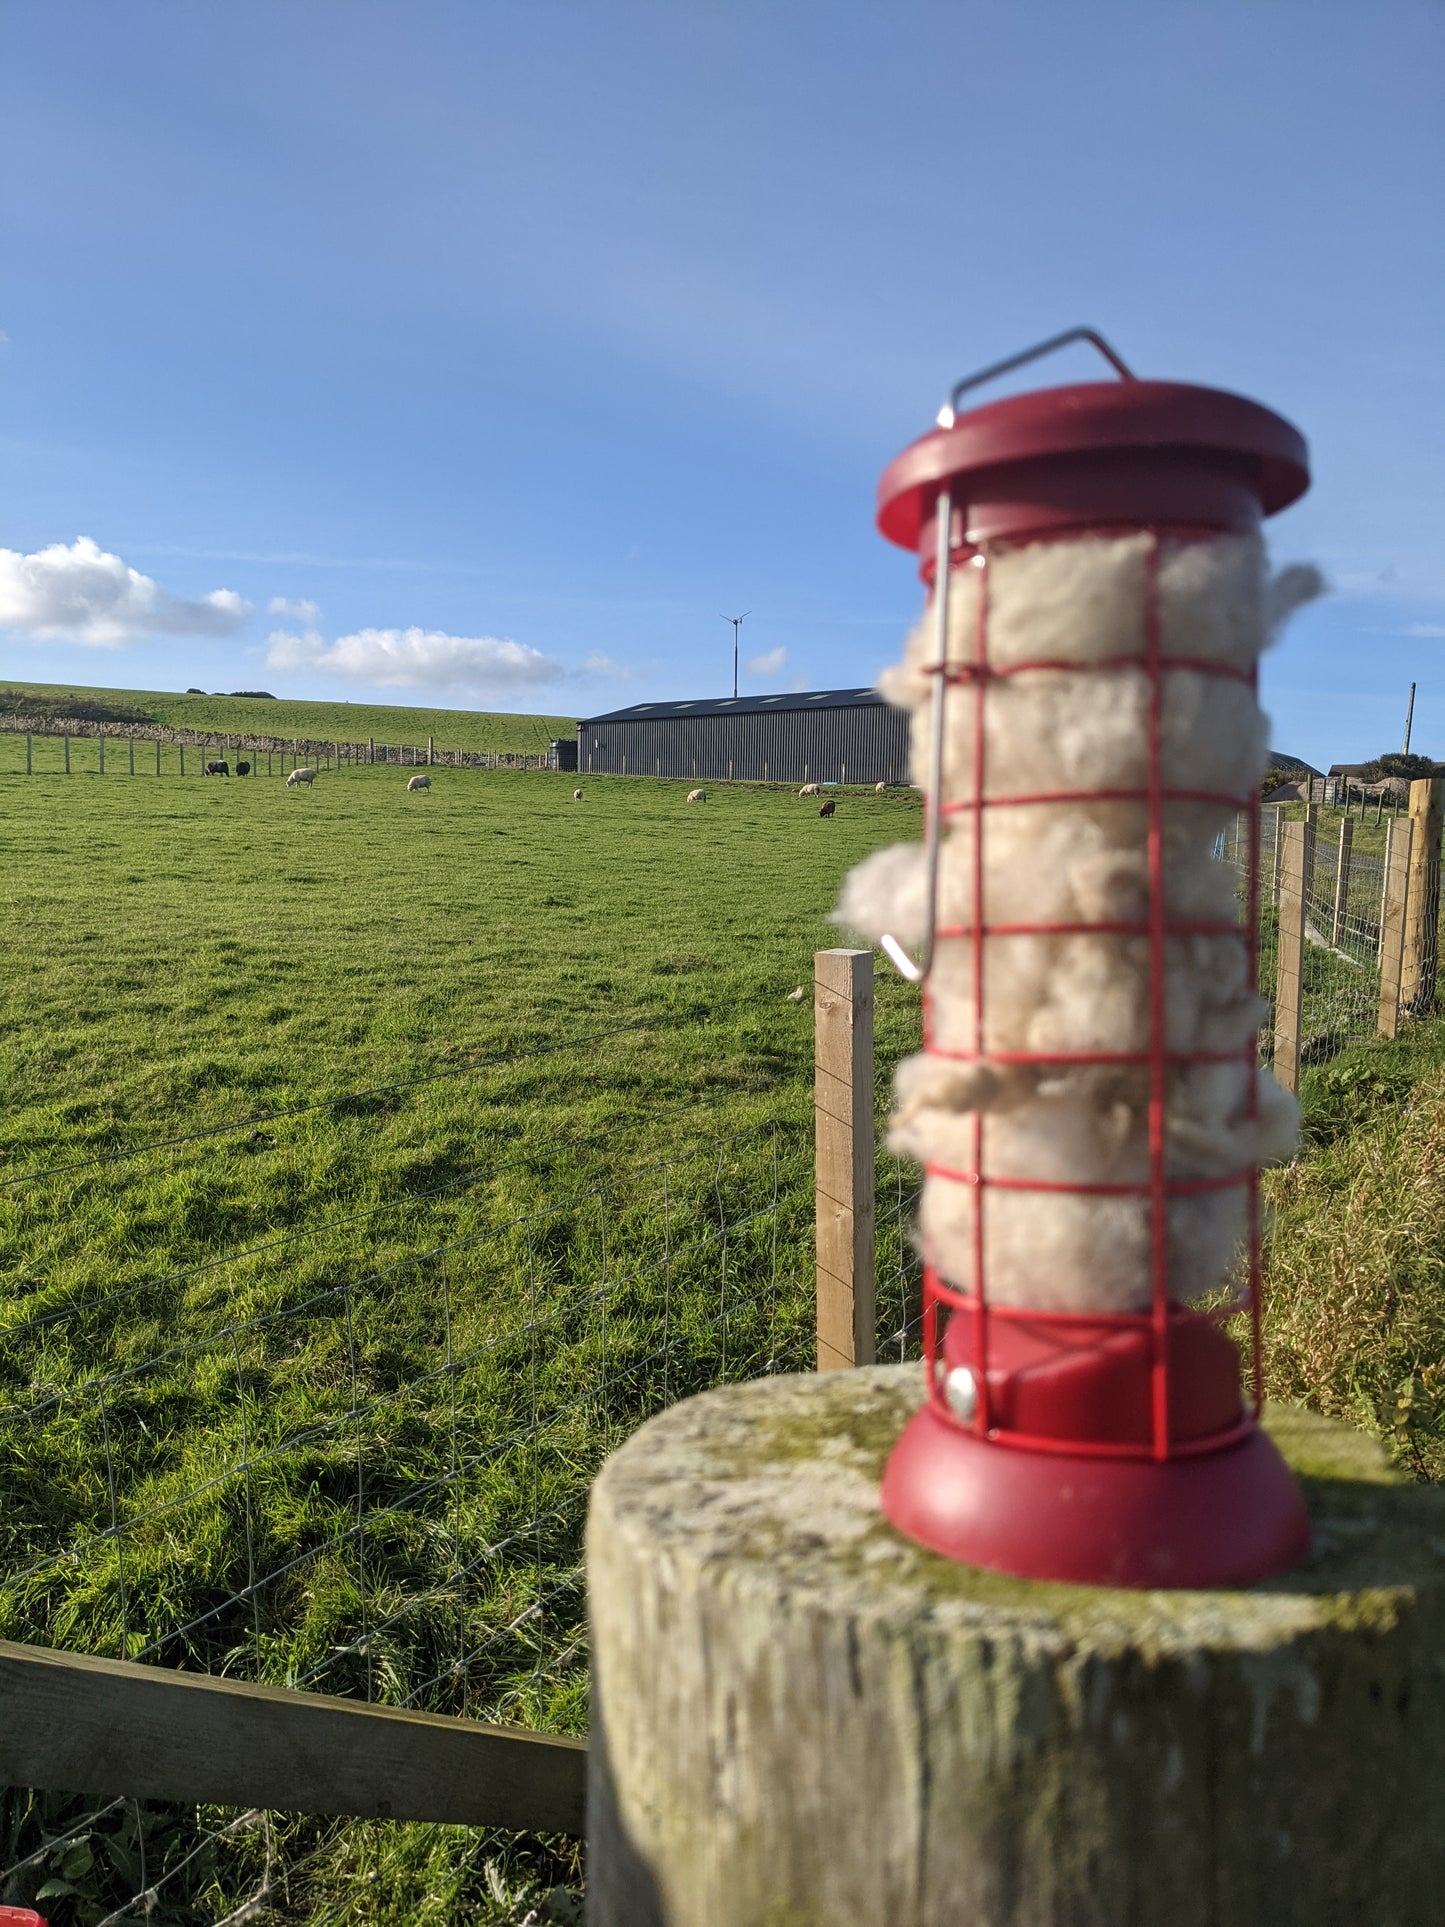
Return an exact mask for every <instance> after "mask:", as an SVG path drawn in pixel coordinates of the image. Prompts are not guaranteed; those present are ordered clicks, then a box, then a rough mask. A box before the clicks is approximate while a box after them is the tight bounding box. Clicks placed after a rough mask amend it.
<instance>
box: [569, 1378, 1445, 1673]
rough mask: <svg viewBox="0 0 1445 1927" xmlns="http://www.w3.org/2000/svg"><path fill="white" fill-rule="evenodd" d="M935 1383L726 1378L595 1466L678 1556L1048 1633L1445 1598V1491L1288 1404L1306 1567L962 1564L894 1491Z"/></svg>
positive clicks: (1324, 1622)
mask: <svg viewBox="0 0 1445 1927" xmlns="http://www.w3.org/2000/svg"><path fill="white" fill-rule="evenodd" d="M922 1397H923V1382H922V1371H921V1368H920V1367H919V1366H917V1365H890V1366H874V1367H870V1368H866V1369H864V1370H861V1371H854V1372H835V1373H829V1374H826V1375H824V1376H819V1377H795V1378H792V1377H790V1378H772V1379H761V1380H757V1381H755V1382H754V1383H752V1384H748V1385H741V1386H729V1387H725V1388H724V1389H722V1390H720V1391H716V1392H708V1393H704V1394H703V1395H702V1396H700V1397H698V1398H694V1399H689V1400H687V1401H686V1402H685V1403H683V1404H681V1405H677V1406H673V1407H672V1408H670V1409H669V1410H668V1411H666V1412H663V1413H660V1414H659V1415H658V1416H657V1417H656V1418H653V1419H651V1420H650V1421H649V1422H648V1423H647V1424H646V1425H645V1426H643V1428H642V1429H641V1430H640V1431H639V1432H637V1433H636V1434H635V1435H634V1436H633V1438H632V1439H631V1440H629V1441H628V1443H627V1444H626V1445H624V1446H622V1447H621V1449H620V1450H619V1451H617V1452H616V1453H614V1454H613V1456H612V1458H611V1459H609V1461H608V1462H607V1464H606V1466H605V1467H604V1468H603V1471H602V1473H601V1475H600V1478H599V1481H598V1484H599V1486H605V1487H606V1490H607V1496H608V1502H609V1510H610V1513H611V1516H612V1517H613V1518H614V1520H616V1521H617V1522H618V1523H620V1524H622V1525H623V1526H624V1527H626V1525H627V1524H628V1522H631V1521H635V1522H636V1524H637V1526H638V1527H639V1529H641V1530H644V1531H645V1532H646V1534H647V1535H648V1537H649V1539H650V1540H651V1541H652V1543H653V1545H654V1546H655V1548H656V1549H657V1550H658V1551H659V1552H665V1553H666V1555H667V1556H668V1557H671V1558H675V1559H678V1560H683V1561H687V1562H689V1563H696V1564H698V1565H700V1566H711V1567H714V1568H716V1569H719V1570H721V1569H722V1568H723V1567H724V1566H725V1567H726V1568H727V1571H728V1573H729V1582H730V1583H731V1584H734V1585H739V1586H745V1587H749V1588H751V1587H753V1586H756V1587H757V1588H758V1589H760V1590H761V1591H763V1592H768V1591H774V1590H776V1591H778V1592H780V1593H781V1592H786V1593H787V1594H788V1595H789V1596H790V1598H791V1599H792V1600H793V1602H794V1603H795V1605H796V1603H797V1602H799V1601H800V1600H802V1599H805V1598H807V1597H808V1596H813V1597H815V1598H816V1600H817V1602H818V1603H819V1605H820V1606H825V1605H826V1606H827V1608H828V1609H829V1610H836V1609H837V1608H838V1607H839V1605H840V1603H842V1602H846V1604H847V1607H848V1609H849V1610H850V1611H856V1612H859V1613H864V1614H867V1615H869V1616H873V1617H878V1616H882V1617H885V1618H891V1619H896V1620H898V1621H899V1623H900V1624H902V1623H904V1622H906V1621H912V1620H918V1619H924V1618H926V1619H928V1620H930V1621H932V1622H935V1623H937V1622H940V1621H949V1622H952V1623H954V1624H955V1625H965V1624H966V1625H970V1626H976V1627H977V1629H978V1630H979V1632H980V1633H983V1632H986V1631H987V1632H991V1633H1000V1634H1011V1635H1015V1636H1018V1637H1022V1638H1026V1639H1028V1640H1029V1641H1031V1642H1045V1643H1047V1644H1058V1645H1064V1644H1068V1645H1070V1646H1073V1645H1077V1644H1079V1643H1087V1644H1089V1645H1092V1646H1094V1647H1095V1648H1097V1649H1098V1650H1100V1651H1118V1650H1120V1649H1122V1648H1125V1647H1136V1648H1138V1649H1139V1650H1141V1651H1144V1652H1147V1653H1149V1654H1152V1655H1154V1656H1157V1657H1164V1656H1169V1655H1182V1654H1185V1653H1187V1652H1188V1651H1189V1650H1191V1649H1193V1648H1197V1647H1201V1646H1210V1647H1212V1646H1216V1645H1219V1644H1221V1643H1223V1644H1226V1645H1229V1646H1231V1647H1236V1648H1239V1649H1241V1650H1244V1649H1251V1650H1261V1651H1262V1650H1267V1649H1269V1648H1273V1647H1275V1646H1278V1645H1280V1644H1282V1643H1285V1642H1290V1641H1293V1640H1296V1639H1298V1638H1299V1636H1300V1635H1301V1634H1307V1633H1309V1632H1310V1631H1311V1630H1313V1629H1320V1630H1324V1629H1325V1628H1328V1627H1332V1626H1336V1627H1337V1626H1339V1625H1340V1624H1342V1623H1347V1624H1352V1625H1366V1624H1379V1625H1382V1626H1383V1625H1389V1624H1393V1623H1394V1622H1395V1620H1396V1619H1397V1618H1398V1616H1399V1614H1400V1613H1401V1612H1402V1611H1403V1610H1407V1609H1408V1606H1409V1603H1410V1602H1411V1601H1412V1600H1413V1599H1416V1598H1418V1597H1419V1596H1421V1595H1422V1594H1424V1593H1430V1594H1432V1595H1434V1594H1436V1593H1440V1594H1441V1595H1442V1598H1445V1493H1442V1492H1439V1491H1437V1490H1435V1489H1434V1488H1432V1487H1421V1486H1417V1485H1414V1484H1412V1483H1410V1482H1408V1481H1407V1480H1405V1479H1404V1478H1402V1477H1401V1475H1400V1474H1398V1473H1397V1472H1395V1471H1394V1470H1393V1469H1392V1468H1391V1467H1390V1466H1389V1465H1388V1463H1387V1461H1386V1459H1385V1456H1384V1454H1383V1452H1382V1451H1381V1449H1380V1447H1379V1445H1378V1444H1377V1443H1376V1442H1375V1441H1374V1440H1373V1439H1371V1438H1369V1437H1368V1436H1367V1435H1366V1434H1365V1433H1362V1432H1359V1431H1356V1430H1355V1429H1354V1428H1353V1427H1350V1426H1347V1425H1343V1424H1340V1423H1339V1422H1338V1421H1335V1420H1331V1419H1326V1418H1322V1417H1320V1416H1319V1415H1318V1414H1316V1413H1312V1412H1307V1411H1303V1410H1301V1409H1298V1408H1295V1407H1291V1406H1275V1407H1270V1408H1268V1409H1267V1412H1266V1418H1265V1424H1266V1429H1267V1431H1268V1432H1269V1433H1270V1435H1271V1436H1272V1437H1273V1439H1274V1441H1275V1443H1276V1444H1277V1445H1278V1447H1279V1448H1280V1450H1281V1452H1282V1453H1283V1455H1284V1457H1285V1459H1286V1461H1287V1462H1288V1464H1289V1465H1290V1467H1291V1469H1292V1470H1293V1471H1294V1472H1295V1473H1296V1475H1297V1476H1298V1477H1299V1479H1300V1482H1301V1484H1302V1485H1303V1487H1304V1491H1305V1496H1306V1500H1307V1502H1308V1505H1309V1509H1310V1515H1311V1524H1312V1527H1313V1532H1314V1550H1313V1552H1312V1554H1311V1556H1310V1557H1309V1558H1308V1559H1306V1560H1305V1561H1304V1562H1303V1563H1302V1564H1301V1565H1299V1566H1298V1567H1296V1568H1295V1569H1294V1570H1293V1571H1291V1572H1289V1573H1285V1574H1283V1575H1281V1576H1279V1577H1277V1578H1274V1579H1268V1580H1264V1581H1261V1582H1260V1583H1258V1584H1257V1585H1254V1586H1251V1587H1248V1588H1244V1589H1240V1590H1219V1591H1138V1590H1133V1589H1121V1588H1109V1587H1095V1586H1075V1585H1063V1584H1055V1583H1051V1582H1046V1581H1036V1580H1025V1579H1015V1578H1012V1577H1010V1576H1009V1575H1007V1574H1003V1573H997V1572H988V1571H984V1570H982V1569H981V1568H978V1567H973V1566H966V1565H961V1564H959V1563H957V1562H956V1561H954V1560H951V1559H946V1558H943V1557H941V1556H939V1555H938V1554H935V1553H932V1552H930V1551H928V1550H927V1549H926V1548H925V1547H923V1546H920V1545H917V1544H915V1543H914V1542H913V1541H912V1540H910V1539H906V1538H904V1537H903V1535H902V1534H901V1533H899V1532H897V1531H895V1530H894V1528H893V1527H892V1526H891V1525H889V1523H888V1521H887V1520H886V1519H885V1518H884V1516H883V1513H882V1511H881V1509H880V1506H879V1502H878V1484H879V1479H880V1477H881V1475H882V1471H883V1466H884V1462H885V1460H886V1458H887V1456H888V1452H889V1450H890V1448H891V1447H892V1445H893V1443H894V1441H895V1439H896V1438H897V1436H898V1433H899V1431H900V1430H901V1428H902V1426H903V1425H904V1424H905V1423H906V1422H907V1420H908V1418H909V1417H910V1416H911V1415H912V1413H913V1412H914V1411H916V1410H917V1409H918V1407H919V1405H920V1404H921V1402H922Z"/></svg>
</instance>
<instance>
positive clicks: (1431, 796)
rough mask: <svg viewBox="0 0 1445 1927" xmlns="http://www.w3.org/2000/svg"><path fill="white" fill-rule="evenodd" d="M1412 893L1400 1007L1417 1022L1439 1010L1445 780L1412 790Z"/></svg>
mask: <svg viewBox="0 0 1445 1927" xmlns="http://www.w3.org/2000/svg"><path fill="white" fill-rule="evenodd" d="M1410 823H1411V837H1410V891H1409V898H1408V902H1407V906H1406V911H1405V947H1404V956H1403V960H1402V964H1401V970H1400V1002H1401V1004H1402V1005H1403V1006H1404V1008H1405V1009H1406V1010H1407V1011H1408V1012H1409V1014H1410V1016H1412V1017H1428V1016H1429V1015H1430V1013H1431V1011H1432V1010H1434V1008H1435V977H1436V972H1437V967H1438V964H1439V929H1438V926H1439V921H1440V834H1441V830H1442V828H1445V777H1442V776H1425V777H1422V778H1421V779H1420V780H1419V781H1418V782H1415V783H1412V784H1411V785H1410Z"/></svg>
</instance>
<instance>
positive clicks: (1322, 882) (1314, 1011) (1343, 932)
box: [1215, 808, 1434, 1068]
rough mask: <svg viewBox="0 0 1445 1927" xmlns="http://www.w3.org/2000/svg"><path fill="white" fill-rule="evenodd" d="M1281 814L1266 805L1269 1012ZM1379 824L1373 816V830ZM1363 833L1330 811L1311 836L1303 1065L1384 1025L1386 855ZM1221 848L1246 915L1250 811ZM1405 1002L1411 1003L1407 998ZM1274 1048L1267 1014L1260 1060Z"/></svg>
mask: <svg viewBox="0 0 1445 1927" xmlns="http://www.w3.org/2000/svg"><path fill="white" fill-rule="evenodd" d="M1346 821H1349V823H1350V830H1351V832H1352V833H1353V834H1352V835H1347V834H1346V833H1345V831H1344V828H1343V826H1344V824H1345V823H1346ZM1284 823H1285V815H1284V811H1283V810H1282V809H1278V808H1268V809H1265V810H1264V811H1262V812H1261V821H1260V853H1259V879H1260V893H1259V988H1260V994H1261V995H1262V996H1263V997H1264V999H1265V1000H1266V1002H1267V1003H1268V1004H1269V1005H1270V1007H1271V1013H1272V1011H1273V1005H1274V1002H1275V995H1276V967H1277V963H1278V954H1279V899H1280V890H1281V884H1282V868H1283V854H1284V847H1283V831H1284ZM1373 828H1374V826H1373V824H1371V825H1370V826H1369V829H1370V831H1373ZM1360 834H1362V829H1361V825H1360V823H1359V822H1358V821H1355V820H1353V819H1346V818H1345V817H1343V816H1335V815H1334V814H1330V815H1327V816H1325V817H1324V818H1323V819H1322V820H1321V821H1319V822H1318V823H1317V824H1316V825H1315V833H1314V836H1313V838H1312V839H1311V841H1310V844H1309V849H1310V860H1309V864H1308V870H1307V874H1306V877H1305V903H1304V918H1305V950H1304V965H1303V1011H1302V1016H1301V1024H1300V1065H1301V1068H1307V1067H1308V1066H1310V1065H1312V1064H1321V1063H1325V1062H1327V1061H1328V1060H1329V1059H1330V1058H1332V1057H1336V1056H1338V1055H1339V1054H1340V1052H1341V1051H1344V1050H1347V1049H1348V1048H1349V1047H1350V1046H1351V1045H1352V1044H1358V1043H1364V1042H1366V1041H1367V1040H1368V1039H1370V1038H1373V1037H1374V1036H1375V1035H1376V1034H1377V1032H1378V1022H1379V1005H1380V960H1381V949H1382V945H1383V931H1384V890H1385V862H1384V856H1383V854H1382V852H1381V851H1380V850H1378V849H1357V848H1355V847H1354V842H1353V836H1356V835H1360ZM1376 840H1377V841H1378V840H1380V839H1376ZM1215 855H1216V856H1217V857H1218V858H1220V859H1221V860H1222V861H1224V862H1227V863H1229V864H1231V865H1232V866H1233V867H1234V869H1235V872H1236V874H1237V876H1238V879H1239V904H1240V911H1241V915H1243V914H1244V909H1245V882H1246V878H1247V875H1248V863H1249V819H1248V818H1247V817H1246V816H1244V815H1240V816H1238V817H1236V818H1235V820H1234V822H1233V823H1232V824H1231V826H1230V828H1229V829H1228V830H1227V831H1226V832H1225V833H1224V834H1222V835H1221V836H1220V838H1219V840H1218V842H1217V843H1216V845H1215ZM1433 927H1434V923H1433V919H1432V923H1431V928H1432V929H1433ZM1405 1007H1406V1008H1408V1007H1409V1006H1408V1002H1406V1004H1405ZM1273 1050H1274V1029H1273V1017H1272V1014H1271V1016H1270V1017H1269V1018H1267V1019H1266V1020H1265V1023H1264V1024H1263V1025H1262V1026H1261V1029H1260V1057H1261V1060H1262V1061H1263V1062H1270V1061H1271V1060H1272V1058H1273Z"/></svg>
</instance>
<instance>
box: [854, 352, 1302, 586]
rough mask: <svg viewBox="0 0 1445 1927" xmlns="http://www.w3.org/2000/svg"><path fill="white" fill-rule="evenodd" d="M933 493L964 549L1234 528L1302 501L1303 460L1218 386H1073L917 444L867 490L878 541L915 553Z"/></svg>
mask: <svg viewBox="0 0 1445 1927" xmlns="http://www.w3.org/2000/svg"><path fill="white" fill-rule="evenodd" d="M945 484H947V485H948V486H950V487H951V489H952V491H953V499H954V503H955V506H956V507H957V508H958V509H960V510H961V511H962V516H963V532H964V535H965V539H966V540H968V541H971V542H976V541H981V540H984V539H986V538H988V537H991V536H1022V535H1025V534H1037V533H1042V532H1046V531H1048V530H1052V529H1061V528H1066V527H1069V526H1074V527H1078V526H1087V525H1089V524H1091V523H1092V524H1096V525H1097V524H1110V525H1117V524H1120V523H1145V524H1149V523H1154V524H1162V523H1177V524H1194V525H1198V526H1200V527H1203V528H1217V529H1236V530H1243V529H1249V528H1252V527H1254V526H1256V525H1257V524H1258V522H1259V520H1260V519H1261V517H1262V516H1264V515H1273V514H1275V513H1276V512H1277V511H1278V510H1280V509H1282V508H1287V507H1288V506H1289V504H1290V503H1291V502H1294V501H1297V500H1298V498H1299V497H1300V496H1301V495H1303V494H1304V492H1305V490H1306V489H1307V488H1308V487H1309V454H1308V449H1307V447H1306V444H1305V440H1304V437H1303V436H1302V435H1301V434H1300V433H1299V431H1298V429H1296V428H1293V427H1291V425H1290V424H1289V423H1288V422H1287V421H1285V420H1284V418H1283V417H1282V416H1280V415H1276V414H1275V413H1274V412H1273V411H1272V410H1271V409H1268V408H1265V407H1263V406H1262V405H1261V404H1260V403H1259V402H1256V401H1250V400H1249V399H1248V398H1247V397H1246V396H1244V395H1234V394H1230V393H1229V392H1228V391H1227V390H1225V389H1222V388H1200V387H1196V386H1195V385H1194V384H1193V383H1190V382H1178V381H1139V380H1135V379H1133V378H1130V379H1128V380H1124V381H1090V382H1077V383H1074V384H1073V385H1071V386H1069V387H1065V388H1036V389H1033V390H1030V391H1029V392H1028V393H1026V394H1022V395H1009V396H1007V397H1006V398H1005V399H1004V400H1002V401H995V402H989V403H988V404H987V405H986V406H984V407H982V408H975V409H972V410H970V411H969V413H967V414H963V415H957V416H954V417H953V420H952V422H951V424H950V425H948V426H940V427H938V428H934V429H931V430H930V431H929V433H928V434H926V435H923V436H920V438H919V439H918V440H917V441H916V442H914V443H913V444H912V445H911V446H910V447H908V448H906V449H904V451H903V453H902V454H901V455H899V456H898V457H897V458H896V459H895V460H894V461H893V462H891V463H890V464H889V466H888V468H887V469H885V471H884V473H883V477H882V480H881V481H880V482H879V484H878V527H879V529H880V530H881V532H882V533H883V534H884V535H885V536H887V538H888V540H889V541H890V542H896V543H898V544H899V545H900V547H902V548H905V549H911V550H913V551H914V552H915V553H916V552H918V551H919V550H920V548H921V547H922V546H924V545H925V544H926V542H927V539H928V532H929V530H930V528H931V525H932V523H933V520H934V515H935V508H936V504H937V500H938V496H939V492H940V490H941V488H942V487H943V486H944V485H945Z"/></svg>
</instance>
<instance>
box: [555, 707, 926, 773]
mask: <svg viewBox="0 0 1445 1927" xmlns="http://www.w3.org/2000/svg"><path fill="white" fill-rule="evenodd" d="M577 768H578V770H579V772H586V773H589V774H591V775H594V776H595V775H609V776H672V777H680V778H685V779H686V780H687V781H688V782H699V783H702V782H715V783H717V782H725V781H727V780H728V779H729V778H732V779H733V780H735V781H737V782H749V783H763V782H771V783H906V782H907V781H908V780H909V779H908V716H907V714H906V713H905V712H904V711H903V710H901V709H894V708H893V707H892V705H891V704H889V703H885V702H884V700H883V698H882V697H881V696H880V695H879V694H878V693H877V691H876V690H873V689H823V690H817V691H815V692H814V693H812V694H802V695H789V696H723V697H701V698H699V699H697V700H696V701H693V702H682V703H635V704H634V705H633V706H632V707H631V708H630V709H614V710H612V711H610V712H609V713H608V714H607V715H605V716H593V717H590V718H589V719H588V720H587V721H585V722H582V723H579V724H578V725H577Z"/></svg>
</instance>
